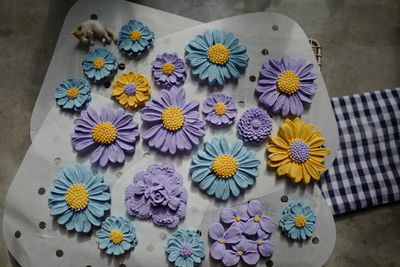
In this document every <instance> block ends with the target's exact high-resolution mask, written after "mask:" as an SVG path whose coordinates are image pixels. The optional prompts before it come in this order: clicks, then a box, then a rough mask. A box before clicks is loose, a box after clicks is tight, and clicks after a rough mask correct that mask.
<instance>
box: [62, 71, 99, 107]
mask: <svg viewBox="0 0 400 267" xmlns="http://www.w3.org/2000/svg"><path fill="white" fill-rule="evenodd" d="M55 98H56V101H57V104H58V105H59V106H60V108H62V109H73V110H75V111H79V110H81V109H84V108H86V106H87V104H88V103H89V102H90V100H92V97H91V94H90V85H89V83H88V81H86V80H84V79H81V78H69V79H67V80H64V81H62V82H61V83H60V85H59V86H58V88H57V89H56V93H55Z"/></svg>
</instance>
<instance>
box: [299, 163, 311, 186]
mask: <svg viewBox="0 0 400 267" xmlns="http://www.w3.org/2000/svg"><path fill="white" fill-rule="evenodd" d="M301 168H302V170H303V182H304V183H305V184H308V183H310V180H311V179H310V178H311V177H310V174H309V173H308V171H307V169H306V166H305V164H302V165H301Z"/></svg>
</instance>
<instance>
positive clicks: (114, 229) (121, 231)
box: [96, 216, 137, 255]
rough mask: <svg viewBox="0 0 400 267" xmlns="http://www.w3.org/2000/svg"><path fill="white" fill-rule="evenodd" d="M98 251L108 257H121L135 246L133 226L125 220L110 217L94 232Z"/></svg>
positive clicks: (135, 239) (135, 238)
mask: <svg viewBox="0 0 400 267" xmlns="http://www.w3.org/2000/svg"><path fill="white" fill-rule="evenodd" d="M96 236H97V238H98V239H97V242H98V243H99V248H100V249H106V253H107V254H110V255H121V254H124V253H125V252H126V251H128V250H130V249H131V248H134V247H135V246H136V244H137V237H136V230H135V226H134V225H133V224H132V223H131V222H130V221H128V220H127V219H125V218H122V217H119V216H110V217H108V218H107V219H105V221H104V222H103V223H102V224H101V229H99V230H97V231H96Z"/></svg>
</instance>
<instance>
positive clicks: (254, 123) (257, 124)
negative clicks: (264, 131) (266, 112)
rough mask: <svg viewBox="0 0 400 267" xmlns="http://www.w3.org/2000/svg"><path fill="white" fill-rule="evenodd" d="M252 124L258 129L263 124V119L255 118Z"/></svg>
mask: <svg viewBox="0 0 400 267" xmlns="http://www.w3.org/2000/svg"><path fill="white" fill-rule="evenodd" d="M251 126H253V128H256V129H258V128H259V127H260V126H261V121H259V120H258V119H254V120H253V121H252V122H251Z"/></svg>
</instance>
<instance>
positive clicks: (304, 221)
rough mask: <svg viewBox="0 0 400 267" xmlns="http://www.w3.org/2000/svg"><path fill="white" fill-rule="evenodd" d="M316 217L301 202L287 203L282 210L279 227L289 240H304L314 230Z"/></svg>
mask: <svg viewBox="0 0 400 267" xmlns="http://www.w3.org/2000/svg"><path fill="white" fill-rule="evenodd" d="M316 221H317V216H316V215H315V213H314V211H313V210H312V209H311V208H310V207H309V206H308V205H306V204H304V202H303V201H297V202H292V203H289V204H288V205H286V206H285V208H284V209H283V210H282V214H281V218H280V220H279V226H280V227H281V228H282V231H283V233H284V234H285V235H286V236H288V237H289V238H291V239H297V240H305V239H307V238H309V237H311V236H312V233H313V232H314V230H315V223H316Z"/></svg>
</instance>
